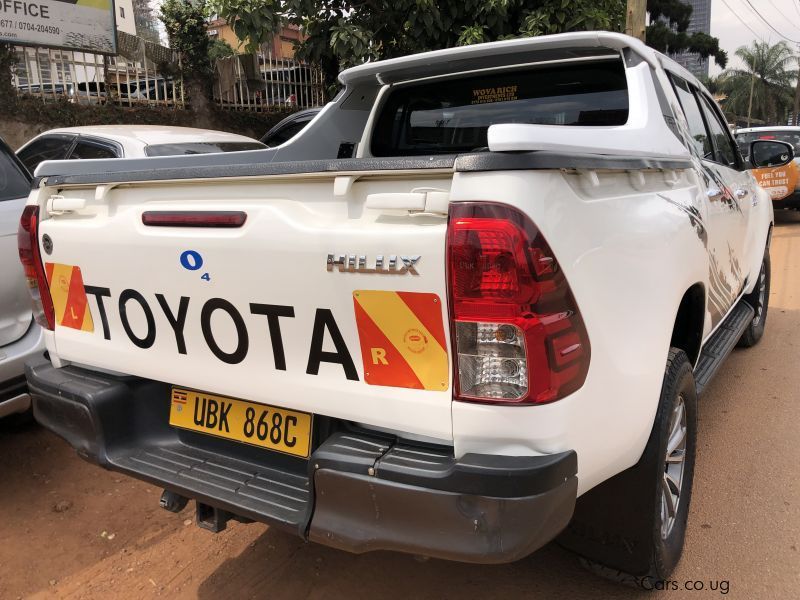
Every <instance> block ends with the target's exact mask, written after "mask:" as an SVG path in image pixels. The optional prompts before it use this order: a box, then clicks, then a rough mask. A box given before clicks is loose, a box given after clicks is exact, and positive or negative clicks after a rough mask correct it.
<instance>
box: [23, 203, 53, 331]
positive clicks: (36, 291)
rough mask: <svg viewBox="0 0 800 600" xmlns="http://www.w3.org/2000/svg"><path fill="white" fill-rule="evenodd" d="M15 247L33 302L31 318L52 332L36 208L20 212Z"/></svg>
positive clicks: (49, 303)
mask: <svg viewBox="0 0 800 600" xmlns="http://www.w3.org/2000/svg"><path fill="white" fill-rule="evenodd" d="M17 246H18V247H19V259H20V260H21V261H22V267H23V269H24V270H25V278H26V279H27V280H28V290H29V291H30V293H31V298H32V300H33V316H34V317H35V319H36V322H37V323H39V325H41V326H42V327H44V328H46V329H50V330H52V329H53V328H54V327H55V313H54V311H53V300H52V298H51V297H50V288H49V287H48V286H47V276H46V275H45V271H44V265H43V264H42V257H41V255H40V254H39V207H38V206H26V207H25V210H23V211H22V218H21V219H20V221H19V230H18V231H17Z"/></svg>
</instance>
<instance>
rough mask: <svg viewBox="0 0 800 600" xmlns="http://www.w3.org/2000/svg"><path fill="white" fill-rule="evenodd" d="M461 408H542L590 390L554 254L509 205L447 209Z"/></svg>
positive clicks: (576, 320) (585, 341) (585, 352)
mask: <svg viewBox="0 0 800 600" xmlns="http://www.w3.org/2000/svg"><path fill="white" fill-rule="evenodd" d="M447 257H448V258H447V266H448V279H449V285H450V312H451V319H452V321H451V325H452V327H451V329H452V336H453V347H454V348H455V351H456V354H457V363H456V377H455V381H456V399H457V400H464V401H469V402H491V403H510V404H542V403H546V402H552V401H554V400H558V399H560V398H563V397H564V396H566V395H568V394H570V393H572V392H574V391H575V390H577V389H578V388H580V387H581V386H582V385H583V382H584V381H585V379H586V373H587V371H588V369H589V355H590V348H589V338H588V336H587V334H586V328H585V327H584V324H583V318H582V317H581V313H580V311H579V310H578V306H577V304H576V303H575V299H574V297H573V295H572V291H571V290H570V287H569V284H568V283H567V280H566V278H565V277H564V274H563V273H562V272H561V270H560V269H559V266H558V262H557V261H556V259H555V256H554V255H553V252H552V250H551V249H550V246H549V245H548V244H547V242H546V241H545V239H544V237H542V235H541V233H539V230H538V229H537V227H536V225H534V223H533V222H532V221H531V220H530V219H529V218H528V217H527V216H526V215H524V214H523V213H521V212H519V211H518V210H517V209H515V208H512V207H510V206H507V205H500V204H492V203H484V202H456V203H451V204H450V219H449V223H448V230H447Z"/></svg>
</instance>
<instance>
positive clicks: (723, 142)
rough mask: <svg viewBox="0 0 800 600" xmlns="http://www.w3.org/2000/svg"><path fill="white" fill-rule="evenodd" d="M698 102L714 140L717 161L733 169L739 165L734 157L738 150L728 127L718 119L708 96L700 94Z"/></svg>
mask: <svg viewBox="0 0 800 600" xmlns="http://www.w3.org/2000/svg"><path fill="white" fill-rule="evenodd" d="M700 102H701V103H702V105H703V113H704V114H705V116H706V122H707V123H708V128H709V130H710V131H711V137H712V138H713V140H714V147H715V148H716V157H717V158H716V160H717V162H718V163H721V164H723V165H725V166H728V167H733V168H734V169H735V168H737V167H738V166H739V161H738V160H737V158H736V154H738V150H736V149H735V148H736V147H735V145H734V143H733V140H732V139H731V135H730V132H729V131H728V127H727V126H726V125H725V124H724V123H722V122H721V121H720V118H719V116H718V115H717V111H716V110H714V107H712V106H711V102H710V101H709V100H708V98H706V97H705V96H702V95H701V96H700Z"/></svg>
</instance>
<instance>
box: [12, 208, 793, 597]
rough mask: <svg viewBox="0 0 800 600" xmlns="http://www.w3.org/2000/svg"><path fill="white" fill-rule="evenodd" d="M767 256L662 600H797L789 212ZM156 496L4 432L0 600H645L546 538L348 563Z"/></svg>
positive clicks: (720, 387)
mask: <svg viewBox="0 0 800 600" xmlns="http://www.w3.org/2000/svg"><path fill="white" fill-rule="evenodd" d="M772 260H773V266H772V268H773V273H772V282H773V285H772V293H771V295H770V310H769V319H768V321H767V332H766V336H765V338H764V340H763V341H762V342H761V343H760V344H759V345H758V346H757V347H756V348H753V349H751V350H737V351H735V352H734V354H733V355H732V356H731V358H730V359H729V360H728V362H727V364H726V366H725V367H724V368H723V371H722V373H720V375H719V376H718V378H717V379H716V380H715V381H714V383H713V384H712V385H711V387H710V388H709V389H708V390H707V393H706V394H705V395H704V397H703V398H702V399H701V403H700V430H699V436H698V440H699V443H698V457H697V461H698V462H697V471H696V474H695V491H694V496H693V499H692V507H691V516H690V520H689V532H688V537H687V540H686V550H685V553H684V557H683V560H682V562H681V563H680V565H679V567H678V569H677V571H676V573H675V574H674V577H673V579H674V581H675V584H674V587H675V588H677V589H670V590H669V591H665V592H661V593H657V594H656V596H657V597H663V598H675V599H678V598H698V599H700V598H704V597H716V596H721V595H722V596H727V597H730V598H746V599H762V598H763V599H783V598H786V599H792V598H800V360H799V359H798V353H799V352H800V214H797V215H796V214H790V215H784V214H781V215H779V216H778V225H777V226H776V229H775V233H774V242H773V249H772ZM159 492H160V490H157V489H155V488H153V487H151V486H148V485H145V484H143V483H139V482H136V481H134V480H132V479H128V478H126V477H124V476H121V475H117V474H114V473H109V472H106V471H103V470H101V469H98V468H96V467H93V466H91V465H89V464H86V463H84V462H83V461H81V460H80V459H78V458H77V456H76V455H75V453H74V452H73V451H72V450H71V449H69V448H68V447H67V445H66V444H65V443H64V442H62V441H61V440H59V439H58V438H56V437H54V436H52V435H50V434H48V433H46V432H44V431H42V430H41V429H39V428H37V427H29V428H26V429H23V430H16V429H10V428H9V427H4V428H2V429H0V598H2V599H6V598H11V599H15V598H29V597H32V598H89V599H96V600H100V599H102V600H106V599H108V598H122V599H129V598H130V599H132V598H136V599H140V598H150V597H159V596H161V597H169V598H202V599H209V600H210V599H217V598H221V599H234V598H235V599H238V598H269V599H270V600H275V599H280V598H414V599H415V600H416V599H422V598H472V597H481V598H486V599H490V598H503V599H507V598H517V597H524V598H565V599H572V598H639V597H645V596H647V593H646V592H641V591H637V590H630V589H625V588H620V587H617V586H616V585H613V584H610V583H606V582H605V581H603V580H601V579H598V578H596V577H594V576H592V575H590V574H589V573H587V572H585V571H584V570H583V569H581V568H580V566H578V564H577V563H576V560H575V559H574V557H573V556H572V555H570V554H569V553H568V552H566V551H564V550H562V549H561V548H560V547H558V546H556V545H554V544H551V545H549V546H547V547H546V548H544V549H543V550H541V551H539V552H537V553H535V554H534V555H533V556H531V557H529V558H527V559H525V560H522V561H520V562H517V563H515V564H511V565H504V566H475V565H462V564H454V563H447V562H443V561H438V560H420V559H416V558H414V557H411V556H405V555H400V554H393V553H375V554H370V555H364V556H352V555H349V554H345V553H343V552H338V551H335V550H330V549H328V548H323V547H320V546H315V545H309V544H304V543H302V542H300V541H298V540H297V539H294V538H292V537H290V536H288V535H286V534H284V533H281V532H278V531H271V530H269V528H268V527H266V526H264V525H260V524H256V525H240V524H231V525H230V526H229V528H228V530H226V531H224V532H222V533H221V534H218V535H213V534H211V533H208V532H206V531H203V530H200V529H198V528H196V527H195V526H194V524H193V523H192V520H191V519H192V516H193V515H192V512H191V509H187V510H186V511H184V514H182V515H180V516H175V515H171V514H169V513H167V512H165V511H163V510H161V509H160V508H158V498H159ZM701 586H702V587H703V589H702V590H700V589H699V588H700V587H701ZM671 587H673V586H671ZM687 588H694V589H687ZM711 588H715V589H713V590H712V589H711ZM656 596H653V595H650V596H648V597H656Z"/></svg>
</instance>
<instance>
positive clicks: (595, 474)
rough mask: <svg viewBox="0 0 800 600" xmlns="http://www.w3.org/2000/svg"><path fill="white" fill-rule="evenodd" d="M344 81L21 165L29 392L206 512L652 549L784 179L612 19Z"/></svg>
mask: <svg viewBox="0 0 800 600" xmlns="http://www.w3.org/2000/svg"><path fill="white" fill-rule="evenodd" d="M340 81H341V83H342V85H343V88H344V89H343V90H342V92H341V93H340V94H339V95H338V96H337V97H336V99H335V100H334V101H332V102H331V103H329V104H328V105H326V106H325V107H324V108H323V109H322V111H321V112H320V113H319V115H317V117H316V118H315V119H314V120H313V121H312V122H311V123H310V124H309V125H308V126H307V127H305V128H304V129H302V130H301V131H300V132H299V133H298V134H297V135H296V136H294V137H293V138H292V139H291V140H289V141H288V142H286V143H284V144H281V145H280V146H278V147H277V148H274V149H269V150H264V151H261V152H252V153H248V154H241V155H232V154H217V155H211V156H195V157H186V156H177V157H165V158H158V159H143V160H126V161H102V162H101V161H82V162H79V163H69V162H51V163H48V164H46V165H42V166H41V167H40V168H39V171H38V173H37V180H36V182H35V187H34V191H33V192H32V194H31V196H30V199H29V202H28V205H27V207H26V218H27V219H29V220H31V223H33V224H32V225H31V226H30V227H29V229H31V232H32V238H31V242H30V243H31V244H32V245H34V246H37V247H38V248H40V249H41V253H42V258H43V262H42V263H35V264H33V263H26V264H28V265H29V268H36V269H38V270H39V271H41V270H42V269H45V270H46V269H51V270H52V271H53V272H54V273H58V275H59V276H60V277H61V278H62V280H61V283H60V284H59V285H50V287H47V286H43V287H39V288H38V292H39V293H40V295H41V299H42V302H43V303H46V304H49V305H52V306H54V307H55V310H54V311H53V312H52V317H51V319H50V322H49V325H48V328H47V331H46V334H45V335H46V342H47V348H48V350H49V351H50V355H49V358H50V360H49V361H47V360H44V359H43V360H41V361H37V362H35V363H31V364H29V366H28V371H27V375H28V382H29V385H30V388H31V394H32V396H33V397H34V412H35V416H36V418H37V419H38V420H39V421H40V423H42V424H43V425H44V426H45V427H47V428H49V429H51V430H52V431H54V432H56V433H57V434H59V435H61V436H62V437H64V438H65V439H67V440H68V441H69V442H70V443H71V444H72V445H73V446H74V447H75V448H77V449H78V452H79V453H80V454H81V455H82V456H84V457H85V458H87V459H88V460H91V461H94V462H96V463H98V464H100V465H102V466H104V467H106V468H109V469H113V470H116V471H120V472H123V473H127V474H129V475H131V476H133V477H137V478H141V479H143V480H146V481H149V482H151V483H154V484H156V485H159V486H161V487H163V488H164V490H165V492H164V494H163V495H162V504H163V506H165V507H166V508H168V509H170V510H179V509H180V508H182V506H184V505H185V504H186V502H187V501H188V500H189V499H194V500H195V501H196V502H197V520H198V522H199V523H200V524H201V525H203V526H205V527H207V528H209V529H212V530H215V531H218V530H219V529H221V528H223V527H224V526H225V523H226V521H227V520H228V519H230V518H240V519H243V520H247V519H252V520H258V521H264V522H266V523H270V524H271V525H274V526H277V527H281V528H283V529H286V530H288V531H291V532H293V533H294V534H296V535H299V536H301V537H303V538H305V539H309V540H312V541H315V542H319V543H323V544H328V545H331V546H334V547H337V548H342V549H346V550H350V551H353V552H365V551H369V550H378V549H385V550H398V551H404V552H411V553H416V554H425V555H430V556H436V557H441V558H446V559H453V560H464V561H471V562H483V563H498V562H504V561H512V560H516V559H519V558H521V557H523V556H526V555H527V554H529V553H531V552H532V551H534V550H536V549H537V548H539V547H541V546H542V545H543V544H545V543H547V542H549V541H550V540H552V539H554V538H555V537H556V536H560V539H561V541H562V543H563V544H564V545H566V546H567V547H569V548H572V549H574V550H575V551H576V552H578V553H580V554H582V555H583V556H584V557H586V558H588V559H589V560H590V561H591V564H593V565H595V568H596V570H598V571H600V572H602V573H605V574H607V575H612V576H614V577H618V578H629V579H630V578H633V579H636V578H638V580H639V581H641V578H653V579H658V580H661V579H664V578H666V577H668V576H669V574H670V572H671V571H672V569H673V568H674V566H675V565H676V563H677V562H678V560H679V557H680V556H681V551H682V547H683V540H684V534H685V531H686V525H687V518H688V515H689V500H690V497H691V491H692V477H693V474H694V461H695V450H696V444H697V396H698V394H699V393H700V392H701V391H702V390H703V388H705V386H706V385H708V383H709V381H710V380H711V378H712V377H713V376H714V375H715V374H716V373H718V372H719V368H720V366H721V365H722V364H723V361H724V360H725V358H726V357H727V356H728V354H729V353H730V352H731V351H732V350H733V348H734V347H735V346H736V345H737V344H738V345H740V346H752V345H754V344H756V343H757V342H758V341H759V339H760V338H761V336H762V335H763V333H764V324H765V319H766V317H767V303H768V300H769V281H770V268H769V266H770V263H769V242H770V235H771V232H772V224H773V212H772V204H771V203H770V201H769V196H768V195H767V193H766V192H765V191H764V190H763V189H762V188H760V187H759V186H758V185H757V184H756V182H755V180H754V178H753V176H752V174H751V173H750V172H749V171H748V168H747V165H746V164H745V162H744V160H743V159H742V156H741V155H740V153H739V151H738V149H737V147H736V144H735V142H734V140H733V137H732V136H731V134H730V131H729V130H728V128H727V126H726V123H725V120H724V118H723V115H722V112H721V111H720V109H719V107H718V106H717V105H716V104H715V102H714V101H713V99H712V97H711V96H710V95H709V94H708V92H707V91H706V90H705V89H704V88H703V86H702V85H701V84H700V83H699V82H698V81H697V79H696V78H695V77H693V76H692V75H691V74H690V73H689V72H688V71H686V70H685V69H684V68H682V67H681V66H679V65H678V64H677V63H675V62H674V61H672V60H670V59H669V58H667V57H666V56H663V55H661V54H659V53H657V52H655V51H654V50H652V49H651V48H648V47H646V46H645V45H644V44H642V43H641V42H639V41H637V40H635V39H633V38H631V37H628V36H624V35H621V34H614V33H607V32H583V33H570V34H563V35H555V36H541V37H535V38H527V39H517V40H509V41H503V42H497V43H489V44H481V45H475V46H466V47H459V48H450V49H446V50H440V51H436V52H428V53H422V54H416V55H413V56H408V57H403V58H397V59H392V60H386V61H378V62H372V63H368V64H364V65H361V66H358V67H355V68H352V69H349V70H347V71H345V72H343V73H342V74H341V75H340ZM343 147H345V148H346V149H347V150H348V152H343V151H342V150H343ZM353 149H355V157H354V158H342V159H337V158H336V157H337V156H339V155H340V154H345V155H347V156H350V154H349V151H350V150H353ZM750 154H751V156H753V157H754V158H753V162H754V163H757V165H759V166H767V165H773V166H774V165H778V164H782V163H781V161H783V164H786V163H787V162H788V161H789V160H791V158H792V156H793V150H792V148H791V147H790V146H788V145H786V144H784V143H782V142H776V141H765V140H759V141H756V142H754V143H753V144H752V145H751V153H750ZM34 225H35V226H34ZM40 281H42V279H41V278H40ZM70 290H74V294H73V295H72V296H70V294H71V293H72V292H71V291H70ZM34 291H36V290H34ZM72 309H74V310H72ZM87 380H88V381H90V382H91V385H88V384H87V383H86V382H87ZM738 433H739V432H737V431H731V435H732V436H736V435H738Z"/></svg>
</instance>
